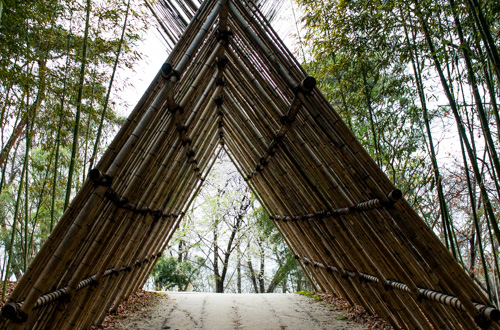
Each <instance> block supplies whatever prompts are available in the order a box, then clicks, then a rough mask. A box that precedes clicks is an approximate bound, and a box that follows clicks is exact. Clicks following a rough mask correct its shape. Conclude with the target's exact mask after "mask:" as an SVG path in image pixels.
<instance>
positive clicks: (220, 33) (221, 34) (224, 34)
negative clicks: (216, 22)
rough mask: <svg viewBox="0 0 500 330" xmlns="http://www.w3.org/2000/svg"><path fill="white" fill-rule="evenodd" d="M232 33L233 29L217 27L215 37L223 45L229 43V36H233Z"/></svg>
mask: <svg viewBox="0 0 500 330" xmlns="http://www.w3.org/2000/svg"><path fill="white" fill-rule="evenodd" d="M233 34H234V33H233V31H230V30H220V29H217V32H216V33H215V39H216V40H217V41H219V42H221V43H222V44H223V45H227V44H228V43H229V39H230V37H231V36H233Z"/></svg>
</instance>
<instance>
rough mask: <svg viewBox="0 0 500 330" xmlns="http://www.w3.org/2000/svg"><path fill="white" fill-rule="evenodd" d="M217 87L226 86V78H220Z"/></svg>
mask: <svg viewBox="0 0 500 330" xmlns="http://www.w3.org/2000/svg"><path fill="white" fill-rule="evenodd" d="M215 86H226V81H225V80H224V78H219V79H217V81H216V82H215Z"/></svg>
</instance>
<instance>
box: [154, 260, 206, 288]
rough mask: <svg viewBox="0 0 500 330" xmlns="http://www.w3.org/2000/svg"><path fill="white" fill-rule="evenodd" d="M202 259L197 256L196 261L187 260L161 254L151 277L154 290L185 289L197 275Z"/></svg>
mask: <svg viewBox="0 0 500 330" xmlns="http://www.w3.org/2000/svg"><path fill="white" fill-rule="evenodd" d="M202 263H203V259H201V258H198V260H197V263H192V262H190V261H187V260H182V261H179V260H178V259H176V258H174V257H165V256H161V258H160V259H159V260H158V262H157V264H156V266H155V268H154V269H153V273H152V277H153V282H154V286H155V289H156V290H173V289H174V288H178V290H179V291H186V290H187V289H188V287H189V286H190V284H191V283H192V282H193V281H194V279H195V278H196V276H198V275H199V269H200V267H201V266H202Z"/></svg>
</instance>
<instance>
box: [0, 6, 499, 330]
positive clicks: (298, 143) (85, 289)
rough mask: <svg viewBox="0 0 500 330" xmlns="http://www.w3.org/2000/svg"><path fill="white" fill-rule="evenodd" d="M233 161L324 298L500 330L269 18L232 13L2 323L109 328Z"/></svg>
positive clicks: (63, 231)
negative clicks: (108, 321) (109, 317)
mask: <svg viewBox="0 0 500 330" xmlns="http://www.w3.org/2000/svg"><path fill="white" fill-rule="evenodd" d="M222 149H224V150H225V151H226V152H227V153H228V154H229V155H230V157H231V159H232V160H233V162H234V163H235V165H236V166H237V168H238V170H239V171H240V173H241V175H242V176H243V177H244V178H245V179H246V180H247V182H248V184H249V186H250V187H251V189H252V190H253V191H254V193H255V194H256V195H257V196H258V198H259V200H260V202H261V203H262V205H263V206H264V208H265V210H266V211H267V212H268V214H269V215H270V216H271V218H272V219H273V221H274V224H275V225H276V227H277V228H278V230H279V231H280V233H281V234H282V236H283V238H284V239H285V241H286V243H287V244H288V246H289V247H290V249H291V250H292V251H293V253H294V255H296V257H297V259H298V260H299V263H300V265H301V267H303V269H304V271H305V273H306V274H307V276H309V277H310V279H311V281H312V282H315V283H317V284H318V285H319V286H320V287H321V289H322V290H329V291H333V292H336V293H337V294H339V295H341V296H342V297H345V298H346V299H347V300H348V301H349V302H351V303H353V304H359V305H361V306H363V307H364V308H365V309H366V310H367V311H368V312H370V313H377V314H379V315H380V316H382V317H384V318H385V319H386V320H387V321H388V322H390V323H391V324H393V325H394V326H395V327H397V328H407V329H413V328H454V329H455V328H463V329H469V328H474V327H476V326H480V327H483V328H486V327H491V328H493V329H498V328H499V326H498V319H499V318H500V312H499V311H498V310H497V309H496V308H495V307H494V306H491V304H490V303H489V301H488V299H487V298H486V297H485V295H484V294H483V293H482V292H481V291H480V290H479V289H478V288H477V286H476V285H475V284H474V283H473V282H472V280H471V279H470V278H469V277H468V276H467V274H466V273H465V272H464V271H463V270H462V269H461V268H460V266H459V265H458V264H457V263H456V261H455V260H454V259H453V257H452V256H451V255H450V253H449V252H448V251H447V250H446V248H445V247H444V246H443V245H442V244H441V242H440V241H439V239H438V238H437V237H436V236H435V235H434V233H433V232H432V231H431V230H430V229H429V228H428V227H427V226H426V225H425V223H424V222H423V221H422V220H421V219H420V218H419V217H418V216H417V214H416V213H415V212H414V211H413V210H412V209H411V208H410V206H409V205H408V203H406V202H405V200H404V199H402V196H401V193H400V192H399V191H398V190H397V189H396V187H394V186H393V185H392V183H391V182H390V181H389V180H388V178H387V177H386V176H385V175H384V173H382V172H381V170H380V169H379V168H378V167H377V166H376V164H375V163H374V161H373V160H372V159H371V158H370V157H369V155H368V154H367V153H366V151H365V150H364V149H363V148H362V146H361V145H360V143H359V142H358V141H357V140H356V139H355V137H354V135H353V134H352V132H350V131H349V129H348V128H347V127H346V125H345V124H344V123H343V122H342V120H341V119H340V117H339V116H338V115H337V113H336V112H335V111H334V109H332V107H331V106H330V105H329V104H328V102H327V101H326V100H325V98H324V97H323V96H322V94H321V93H320V91H319V90H318V89H317V88H316V87H315V80H314V78H312V77H309V76H307V74H306V72H305V71H304V70H303V69H302V68H301V66H300V65H299V64H298V63H297V61H296V60H295V59H294V57H293V56H292V54H291V53H290V52H289V51H288V50H287V48H286V47H285V46H284V45H283V43H282V42H281V41H280V39H279V38H278V36H277V35H276V33H275V32H274V31H273V30H272V28H271V27H270V25H269V24H268V23H267V21H266V19H265V16H264V15H263V14H262V13H261V11H260V10H259V9H258V8H257V7H256V6H255V4H254V3H253V2H251V1H250V2H246V1H228V0H206V1H204V2H203V4H202V5H201V6H200V8H199V9H198V11H197V12H196V14H194V16H193V18H192V20H191V21H190V23H189V25H188V26H187V27H186V29H185V32H184V33H183V34H182V36H181V37H180V38H179V40H178V42H177V43H176V45H175V46H174V47H173V50H172V52H171V54H170V56H169V58H168V59H167V61H166V62H165V64H164V65H163V66H162V68H161V69H160V70H159V73H158V74H157V76H156V78H155V79H154V80H153V82H152V83H151V85H150V87H149V88H148V90H147V91H146V93H145V94H144V96H143V97H142V98H141V100H140V102H139V103H138V105H137V106H136V107H135V109H134V110H133V112H132V114H131V115H130V117H129V118H128V120H127V122H126V123H125V124H124V126H123V127H122V128H121V130H120V131H119V133H118V135H117V136H116V138H115V139H114V141H113V142H112V143H111V145H110V146H109V148H108V150H107V151H106V153H105V154H104V156H103V157H102V159H101V160H100V162H99V164H98V165H97V167H96V169H94V170H93V171H92V172H91V175H90V177H89V179H88V180H87V181H86V182H85V184H84V185H83V187H82V189H81V190H80V192H79V193H78V194H77V196H76V197H75V198H74V200H73V202H72V203H71V205H70V207H69V208H68V210H67V211H66V212H65V213H64V215H63V216H62V218H61V219H60V221H59V223H58V225H57V226H56V228H55V229H54V231H53V233H52V234H51V235H50V237H49V239H48V240H47V242H46V243H45V244H44V246H43V247H42V249H41V251H40V253H39V254H38V255H37V256H36V258H35V259H34V260H33V262H32V263H31V264H30V266H29V269H28V271H27V272H26V274H25V275H24V276H23V278H22V279H21V281H20V282H19V283H18V285H17V288H16V289H15V291H14V292H13V293H12V295H11V297H10V298H9V301H8V303H7V304H6V305H5V306H4V307H3V308H2V316H3V317H2V321H1V322H2V323H1V325H2V326H3V327H5V328H8V329H14V328H23V327H24V328H26V329H32V328H40V329H48V328H54V329H56V328H57V329H69V328H88V327H90V326H91V325H93V324H100V323H101V322H102V320H103V318H104V317H105V315H106V313H107V312H108V311H109V310H116V308H117V306H118V305H119V303H120V302H121V301H122V300H123V299H124V298H126V297H127V296H128V295H130V293H132V292H134V291H135V290H136V289H137V288H140V287H141V286H142V285H143V284H144V282H145V281H146V279H147V277H148V275H149V274H150V273H151V271H152V269H153V267H154V265H155V262H156V260H157V258H158V256H159V255H161V253H162V252H163V250H164V249H165V248H166V247H167V245H168V242H169V239H170V238H171V237H172V234H173V232H174V231H175V230H176V229H177V228H178V226H179V223H180V221H182V218H183V215H184V213H185V212H186V210H187V209H188V208H189V205H190V203H191V202H192V200H193V199H194V197H195V196H196V194H197V192H198V190H199V189H200V187H201V185H202V184H203V181H204V177H205V176H206V174H207V173H208V172H209V171H210V169H211V166H212V165H213V163H214V160H215V158H216V156H217V154H218V152H220V151H221V150H222Z"/></svg>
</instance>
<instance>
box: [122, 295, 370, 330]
mask: <svg viewBox="0 0 500 330" xmlns="http://www.w3.org/2000/svg"><path fill="white" fill-rule="evenodd" d="M141 314H142V315H141V316H136V317H131V318H129V319H127V320H124V321H122V325H123V327H124V329H148V330H155V329H208V330H212V329H217V330H218V329H259V330H260V329H366V328H363V327H361V326H360V325H359V324H356V323H354V322H352V321H349V320H345V314H343V313H339V312H336V311H333V310H330V308H328V307H327V306H325V305H324V304H322V303H320V302H318V301H315V300H313V299H311V298H307V297H303V296H300V295H297V294H276V293H272V294H217V293H169V294H168V298H167V299H163V300H162V303H160V304H159V305H156V306H154V307H152V308H150V309H149V310H147V311H146V313H141Z"/></svg>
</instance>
